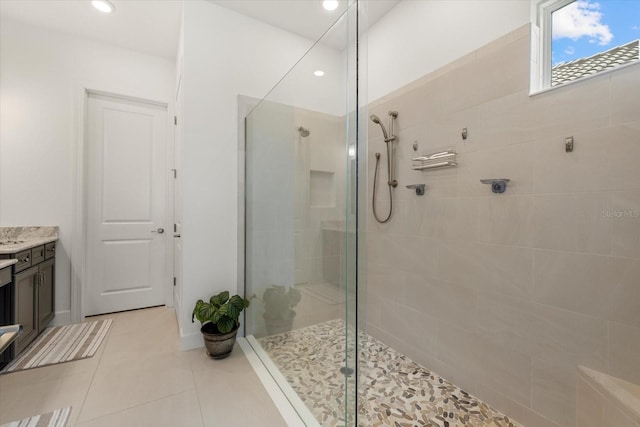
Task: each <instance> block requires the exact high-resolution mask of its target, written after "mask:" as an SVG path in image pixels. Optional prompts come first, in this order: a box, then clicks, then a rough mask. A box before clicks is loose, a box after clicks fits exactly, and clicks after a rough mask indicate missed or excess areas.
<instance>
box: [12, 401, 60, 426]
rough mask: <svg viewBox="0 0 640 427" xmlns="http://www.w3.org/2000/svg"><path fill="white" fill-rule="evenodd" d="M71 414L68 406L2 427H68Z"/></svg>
mask: <svg viewBox="0 0 640 427" xmlns="http://www.w3.org/2000/svg"><path fill="white" fill-rule="evenodd" d="M70 414H71V406H67V407H66V408H62V409H56V410H55V411H53V412H48V413H46V414H42V415H34V416H33V417H29V418H25V419H23V420H20V421H12V422H10V423H7V424H2V425H1V426H0V427H64V426H66V425H67V421H68V420H69V415H70Z"/></svg>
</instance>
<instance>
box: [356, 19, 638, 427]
mask: <svg viewBox="0 0 640 427" xmlns="http://www.w3.org/2000/svg"><path fill="white" fill-rule="evenodd" d="M529 50H530V35H529V28H528V26H526V27H523V28H521V29H519V30H516V31H515V32H513V33H512V34H509V35H507V36H505V37H503V38H502V39H499V40H496V41H495V42H493V43H491V44H490V45H488V46H486V47H483V48H481V49H479V50H478V51H476V52H473V53H471V54H469V55H467V56H465V57H464V58H461V59H460V60H458V61H456V62H454V63H452V64H449V65H447V66H446V67H445V68H443V69H442V70H439V71H436V72H434V73H432V74H430V75H427V76H425V77H424V78H423V79H421V80H420V81H417V82H414V83H412V84H410V85H409V86H408V87H407V88H403V89H400V90H399V91H398V92H397V93H392V94H390V95H388V96H385V97H384V98H383V99H382V100H380V101H377V102H375V103H373V104H372V105H370V108H369V114H372V113H373V114H377V115H378V116H380V117H384V121H385V123H386V122H387V117H388V116H387V114H386V113H387V111H388V110H398V111H399V117H398V119H397V129H398V130H397V134H398V137H399V142H398V145H397V157H398V163H397V169H398V180H399V182H400V185H399V186H398V188H397V189H395V190H394V216H393V219H392V220H391V222H390V223H388V224H379V223H377V222H375V220H374V219H373V216H372V214H371V212H369V217H368V231H369V236H368V253H369V256H368V271H367V276H368V279H367V280H368V295H367V301H368V328H369V329H368V331H369V333H371V334H372V335H374V336H376V337H377V338H379V339H381V340H382V341H385V342H386V343H387V344H390V345H392V346H393V347H395V348H396V349H398V350H399V351H401V352H404V353H406V354H407V355H408V356H410V357H412V358H413V359H415V360H416V361H418V362H420V363H423V364H425V365H427V366H428V367H430V368H431V369H433V370H435V371H436V372H438V373H439V374H440V375H443V376H445V377H448V378H449V379H451V380H453V381H454V382H456V383H458V385H460V386H462V387H466V388H467V389H468V390H469V391H470V392H472V393H475V394H477V395H478V396H479V397H480V398H482V399H485V400H486V401H488V402H489V403H491V404H493V405H495V406H496V407H497V408H498V409H500V410H502V411H504V412H506V413H508V414H509V415H511V416H513V417H514V418H516V419H517V420H520V421H521V422H523V423H524V424H525V425H528V426H571V427H573V426H576V425H588V424H576V396H577V384H578V382H577V376H576V367H577V365H579V364H581V365H585V366H588V367H591V368H593V369H596V370H600V371H603V372H608V373H611V374H613V375H616V376H618V377H620V378H623V379H626V380H628V381H631V382H636V383H640V374H639V373H640V217H639V216H640V166H638V165H639V164H640V65H633V66H630V67H627V68H624V69H621V70H617V71H614V72H612V73H608V74H604V75H601V76H597V77H594V78H591V79H589V80H587V81H583V82H579V83H576V84H572V85H569V86H566V87H561V88H558V89H555V90H553V91H550V92H547V93H542V94H538V95H535V96H529V94H528V82H529V60H530V57H529ZM465 127H466V128H468V132H469V139H468V140H467V141H466V142H463V141H462V139H461V136H460V132H461V130H462V128H465ZM380 133H381V132H380V129H379V128H378V127H377V126H376V125H373V124H372V123H370V127H369V159H368V161H369V188H368V190H369V197H371V191H372V180H373V168H374V164H375V161H374V153H375V152H376V151H379V152H381V153H382V154H383V158H382V160H383V162H381V166H382V168H383V169H386V166H385V163H384V161H385V155H386V154H385V151H384V144H383V142H382V139H381V135H380ZM567 136H573V137H574V139H575V151H574V152H573V153H571V154H568V153H565V150H564V138H565V137H567ZM414 143H417V144H418V146H419V149H418V154H420V153H427V152H429V151H433V150H436V149H438V148H444V147H455V148H456V151H457V152H458V153H459V154H458V162H459V166H458V167H457V168H454V169H447V170H439V171H414V170H412V169H411V168H410V163H411V162H410V159H411V157H414V156H415V154H416V153H415V152H414V151H413V149H412V144H414ZM382 173H383V176H382V177H381V178H382V180H381V181H380V182H385V181H386V170H384V171H383V172H382ZM482 178H510V179H511V180H512V182H511V183H510V184H509V186H508V188H507V192H506V193H504V194H500V195H497V194H493V193H491V191H490V189H489V187H488V186H486V185H483V184H481V183H480V179H482ZM416 183H424V184H426V185H427V194H426V195H425V196H423V197H418V196H416V195H415V193H414V192H413V191H411V190H407V189H406V188H405V185H408V184H416ZM382 190H383V191H381V192H380V194H379V195H378V197H379V205H380V207H381V210H382V211H383V210H384V206H385V203H387V202H386V201H387V200H388V196H387V194H386V193H385V191H384V190H386V189H385V187H384V186H382ZM369 211H370V209H369ZM621 212H626V213H627V215H625V214H621Z"/></svg>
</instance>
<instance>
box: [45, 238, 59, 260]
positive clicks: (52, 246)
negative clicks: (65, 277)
mask: <svg viewBox="0 0 640 427" xmlns="http://www.w3.org/2000/svg"><path fill="white" fill-rule="evenodd" d="M54 256H56V242H51V243H47V244H46V245H44V259H50V258H53V257H54Z"/></svg>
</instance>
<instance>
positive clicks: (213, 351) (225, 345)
mask: <svg viewBox="0 0 640 427" xmlns="http://www.w3.org/2000/svg"><path fill="white" fill-rule="evenodd" d="M238 328H239V326H237V327H236V328H235V329H233V330H232V331H231V332H228V333H226V334H220V333H210V332H211V330H210V328H207V325H204V326H203V327H202V328H200V332H202V338H204V346H205V347H206V349H207V356H209V357H210V358H212V359H224V358H225V357H227V356H229V355H230V354H231V351H232V350H233V345H234V344H235V343H236V335H237V334H238Z"/></svg>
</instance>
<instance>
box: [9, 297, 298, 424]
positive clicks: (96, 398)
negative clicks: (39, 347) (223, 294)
mask: <svg viewBox="0 0 640 427" xmlns="http://www.w3.org/2000/svg"><path fill="white" fill-rule="evenodd" d="M104 317H109V318H112V319H114V323H113V325H112V328H111V331H110V332H109V336H108V337H107V338H106V341H105V342H104V343H103V344H102V345H101V348H100V349H99V350H98V353H97V354H96V355H95V356H94V357H92V358H90V359H85V360H81V361H77V362H70V363H64V364H60V365H54V366H49V367H44V368H37V369H32V370H28V371H22V372H17V373H12V374H7V375H0V424H2V423H6V422H8V421H14V420H18V419H21V418H26V417H28V416H32V415H36V414H42V413H46V412H49V411H52V410H55V409H58V408H62V407H65V406H68V405H71V406H72V407H73V409H72V412H71V418H70V420H69V423H68V426H77V427H101V426H136V427H138V426H189V427H192V426H194V427H195V426H216V427H222V426H224V427H233V426H238V427H246V426H263V427H280V426H286V423H285V421H284V420H283V419H282V417H281V416H280V414H279V413H278V410H277V409H276V407H275V406H274V404H273V402H272V401H271V399H270V398H269V396H268V395H267V393H266V391H265V390H264V388H263V387H262V384H261V383H260V380H259V379H258V377H257V376H256V375H255V373H254V372H253V369H252V368H251V366H250V365H249V362H248V361H247V359H246V358H245V356H244V354H243V353H242V350H241V349H240V348H239V347H237V346H236V348H235V349H234V351H233V353H232V354H231V356H229V357H228V358H227V359H224V360H219V361H217V360H211V359H209V358H208V357H207V356H206V355H205V353H204V349H202V348H200V349H196V350H191V351H187V352H183V351H180V346H179V338H178V335H179V334H178V327H177V322H176V318H175V313H174V311H173V310H172V309H169V308H165V307H158V308H151V309H146V310H137V311H130V312H125V313H118V314H112V315H108V316H104Z"/></svg>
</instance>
